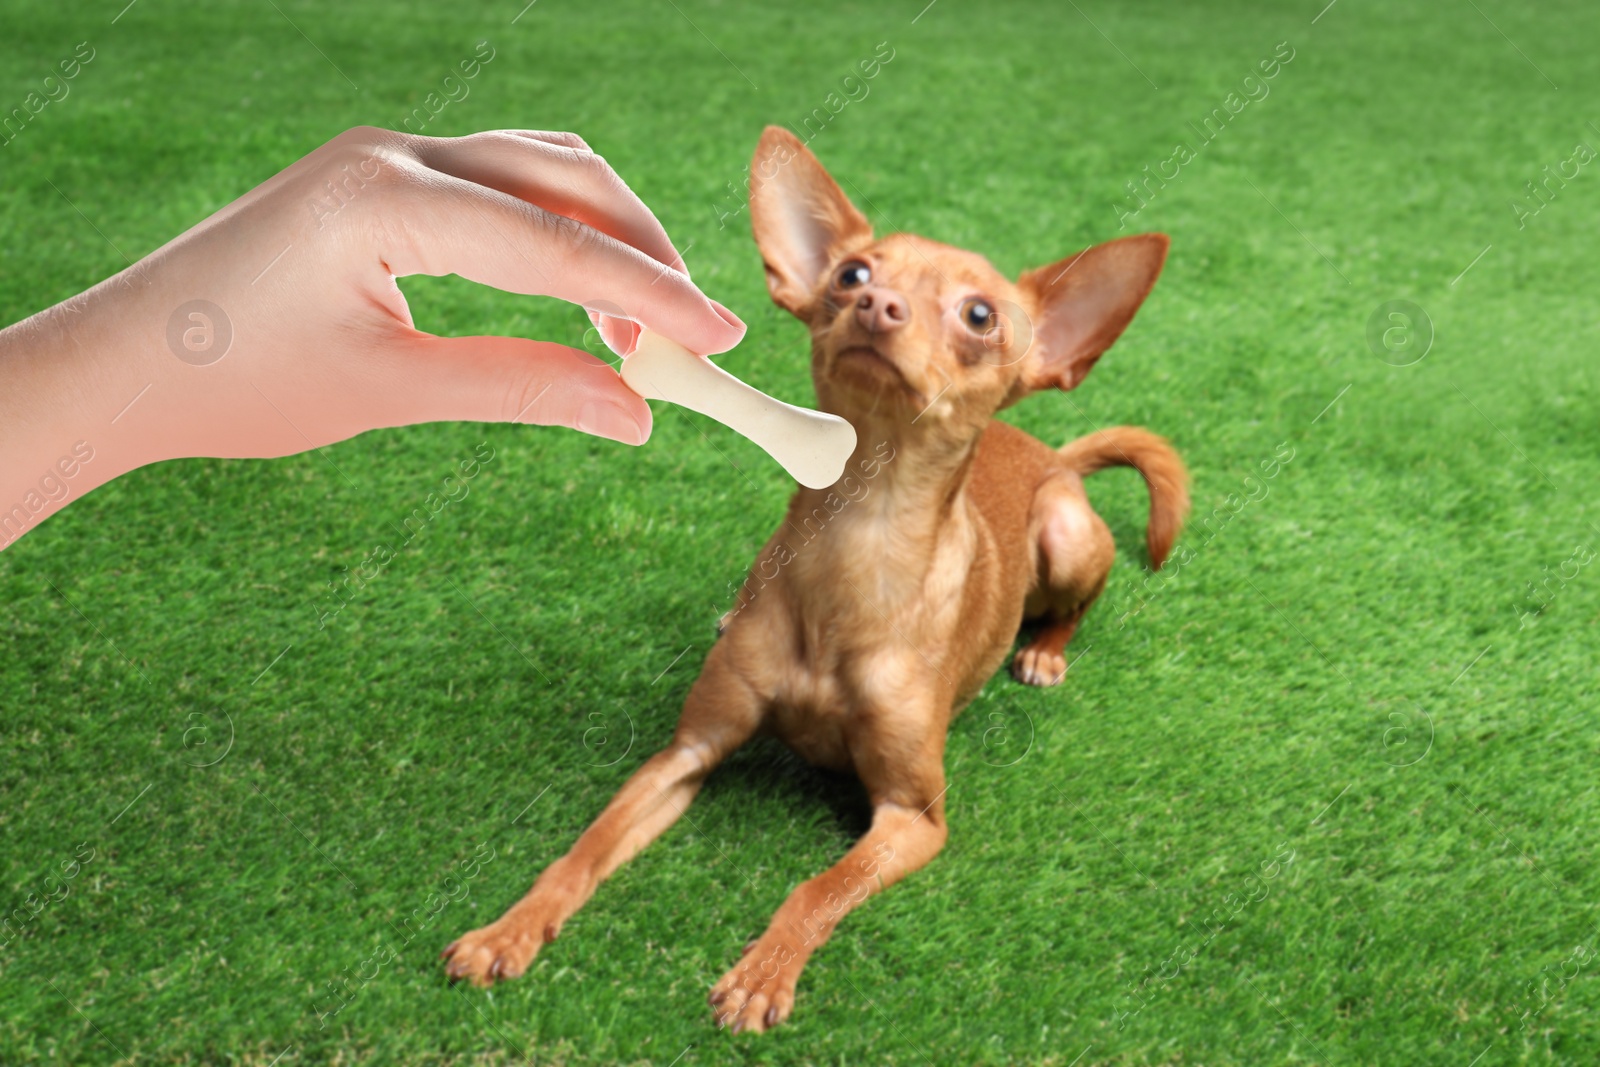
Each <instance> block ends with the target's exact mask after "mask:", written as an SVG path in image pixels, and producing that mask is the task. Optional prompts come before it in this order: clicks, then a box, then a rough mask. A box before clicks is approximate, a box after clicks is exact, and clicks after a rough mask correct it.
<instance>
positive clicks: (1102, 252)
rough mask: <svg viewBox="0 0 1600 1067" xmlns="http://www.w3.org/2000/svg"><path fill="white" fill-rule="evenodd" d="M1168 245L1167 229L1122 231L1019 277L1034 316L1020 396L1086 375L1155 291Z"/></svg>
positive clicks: (1072, 382) (1064, 386)
mask: <svg viewBox="0 0 1600 1067" xmlns="http://www.w3.org/2000/svg"><path fill="white" fill-rule="evenodd" d="M1167 244H1168V241H1167V235H1166V234H1164V233H1141V234H1137V235H1135V236H1132V237H1121V238H1118V239H1117V240H1115V241H1107V242H1106V243H1105V244H1103V245H1095V246H1094V247H1093V248H1086V249H1084V250H1083V251H1082V252H1079V253H1078V254H1077V255H1075V256H1068V257H1067V258H1066V259H1063V260H1061V261H1060V262H1059V263H1052V264H1050V265H1049V266H1046V267H1038V268H1035V269H1034V270H1030V271H1028V272H1026V273H1025V274H1023V275H1022V277H1021V278H1019V279H1017V288H1018V289H1020V290H1021V291H1022V294H1023V296H1024V298H1025V299H1026V300H1027V301H1028V302H1029V304H1030V305H1031V306H1030V308H1029V310H1028V313H1029V314H1030V315H1031V316H1032V317H1033V323H1032V327H1033V338H1032V344H1031V346H1030V348H1029V350H1028V354H1027V356H1026V362H1025V363H1024V366H1023V368H1022V377H1021V378H1020V379H1019V380H1018V382H1017V388H1016V392H1017V394H1018V395H1020V394H1021V393H1025V392H1033V391H1034V390H1036V389H1047V388H1057V389H1071V388H1074V387H1075V386H1076V385H1077V384H1078V383H1079V382H1081V381H1083V379H1084V378H1085V377H1086V376H1087V375H1088V373H1089V371H1090V369H1091V368H1093V367H1094V364H1095V360H1097V359H1099V358H1100V354H1101V353H1102V352H1104V351H1105V350H1106V349H1108V348H1110V347H1111V345H1112V342H1114V341H1115V340H1116V339H1117V338H1118V337H1120V336H1121V335H1122V331H1123V330H1125V329H1126V328H1127V326H1128V323H1129V322H1131V321H1132V320H1133V314H1134V312H1136V311H1138V310H1139V305H1140V304H1142V303H1144V298H1145V297H1146V296H1148V295H1149V294H1150V287H1151V286H1153V285H1155V283H1156V277H1157V276H1158V275H1159V274H1160V273H1161V265H1162V264H1163V263H1165V262H1166V259H1167Z"/></svg>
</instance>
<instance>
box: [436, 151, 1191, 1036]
mask: <svg viewBox="0 0 1600 1067" xmlns="http://www.w3.org/2000/svg"><path fill="white" fill-rule="evenodd" d="M750 174H751V184H750V216H751V223H752V226H753V228H754V230H755V238H756V244H757V245H758V246H759V247H760V250H761V256H762V259H763V260H764V262H765V264H766V275H767V287H768V289H769V290H770V291H771V294H772V299H773V300H774V301H775V302H776V303H777V304H778V305H779V306H780V307H782V308H784V309H785V310H787V311H789V312H791V313H792V314H793V315H794V316H795V317H796V318H798V319H800V320H801V321H802V322H804V323H805V324H806V325H807V327H808V328H809V329H810V331H811V368H812V377H813V379H814V380H815V383H816V390H817V400H818V404H819V406H820V407H821V409H822V410H824V411H830V412H833V413H835V414H837V415H840V416H843V417H844V418H846V419H848V420H850V422H851V423H852V424H854V426H855V429H856V434H857V438H858V445H857V450H856V454H855V456H854V457H852V460H851V463H850V465H849V466H848V467H847V468H846V470H847V471H848V472H849V473H847V474H846V475H845V476H844V477H842V478H841V479H840V480H839V482H838V483H837V484H836V485H835V486H834V487H832V488H831V489H826V490H813V489H805V488H802V489H800V490H799V491H798V492H796V493H795V495H794V497H793V499H792V500H791V502H790V504H789V511H788V515H787V517H786V518H785V520H784V522H783V524H782V525H781V526H780V527H779V528H778V531H777V533H776V534H774V535H773V538H772V540H771V541H770V542H769V543H768V545H767V547H766V549H765V550H764V551H763V552H762V554H761V556H760V557H759V558H758V560H757V563H756V565H755V566H754V567H753V568H752V570H751V572H750V576H749V578H748V579H747V580H746V582H745V585H744V588H743V590H742V591H741V593H740V595H739V599H738V603H737V604H736V606H735V608H734V609H733V610H732V611H730V612H729V613H728V615H726V616H724V619H723V621H724V627H723V632H722V634H721V636H720V637H719V638H718V640H717V643H716V644H715V645H713V646H712V648H711V651H710V653H709V654H708V655H707V657H706V662H705V667H704V669H703V670H702V672H701V674H700V677H699V678H698V679H697V680H696V681H695V683H694V685H693V687H692V688H691V689H690V691H689V696H688V699H687V700H686V702H685V704H684V709H683V715H682V717H681V719H680V720H679V722H678V726H677V730H676V732H675V733H674V735H673V738H672V743H671V744H670V745H668V746H667V748H666V749H665V750H663V751H662V752H659V753H657V754H656V755H655V756H653V757H651V758H650V759H649V760H648V761H647V762H646V763H645V764H644V766H643V767H642V768H641V769H640V770H639V771H638V772H637V773H635V774H634V775H633V777H632V778H630V779H629V780H628V782H627V784H626V785H624V786H623V787H622V790H621V792H619V793H618V794H617V796H616V798H615V799H613V800H612V801H611V803H610V804H609V805H608V806H607V807H606V809H605V810H604V811H603V812H602V813H601V814H600V817H599V818H598V819H597V820H596V821H595V823H594V825H592V826H591V827H590V828H589V829H588V830H587V831H586V832H585V833H584V834H583V835H582V836H581V837H580V838H579V839H578V842H577V844H576V845H574V846H573V848H572V850H571V851H570V852H568V853H567V854H566V855H565V856H563V857H562V858H560V859H558V860H556V861H555V862H554V863H553V864H551V865H550V867H549V868H548V869H546V870H545V871H544V873H543V874H542V875H540V877H539V878H538V880H537V881H536V882H535V883H534V885H533V888H532V889H530V890H529V891H528V893H527V895H526V896H524V897H523V898H522V900H521V901H519V902H518V903H517V904H515V905H514V906H513V907H512V908H511V909H510V910H509V911H507V912H506V913H505V915H504V916H502V917H501V918H500V919H498V920H497V921H495V922H494V923H491V924H490V925H488V926H485V927H483V928H481V929H478V930H475V931H473V932H471V933H469V934H467V935H465V936H464V937H462V938H460V939H459V940H457V941H456V942H455V943H453V944H452V945H450V946H449V947H448V948H446V949H445V951H444V953H443V955H444V956H445V957H446V958H447V959H448V960H449V961H450V962H449V964H448V968H447V969H448V973H449V975H450V976H451V977H452V978H469V979H471V980H472V981H474V982H475V983H478V984H480V985H488V984H491V983H493V982H494V981H495V980H497V979H503V978H514V977H516V976H517V975H520V974H521V973H522V972H523V971H524V970H525V969H526V968H527V966H528V963H529V961H530V960H532V959H533V957H534V956H535V955H536V954H537V953H538V951H539V949H540V947H541V946H543V945H544V944H546V943H548V942H550V941H553V940H554V939H555V937H556V934H557V933H558V932H559V931H560V930H561V926H562V924H563V923H565V922H566V921H567V919H569V918H570V917H571V916H572V915H573V913H574V912H576V911H577V910H578V908H580V907H581V906H582V905H583V904H584V902H585V901H586V900H588V899H589V897H590V895H592V894H593V893H594V891H595V888H596V887H597V886H598V885H599V884H600V882H601V881H602V880H604V879H605V878H606V876H607V875H609V874H611V872H612V871H615V870H616V869H617V868H618V866H620V865H621V864H622V863H624V862H625V861H627V860H628V859H630V858H631V857H632V856H633V855H634V854H635V853H637V852H638V851H639V850H640V849H642V848H644V847H645V845H647V844H649V843H650V842H651V841H652V840H654V839H655V838H656V837H657V836H659V835H660V834H661V833H662V832H663V831H664V830H666V829H667V828H668V827H669V826H671V825H672V824H673V823H674V822H675V821H676V820H677V819H678V817H679V816H680V815H682V814H683V812H684V809H685V808H686V807H688V805H689V803H690V801H691V800H693V799H694V796H695V794H696V793H697V792H698V791H699V789H700V786H701V783H702V782H704V781H705V779H706V776H707V775H708V774H710V773H711V770H712V768H714V767H716V766H717V764H718V763H720V762H721V761H722V760H723V759H725V758H726V757H727V756H728V755H729V753H731V752H733V751H734V750H735V749H737V748H738V747H739V746H741V745H743V744H744V743H745V742H746V741H748V740H749V739H750V738H752V737H753V736H755V735H757V734H767V735H773V736H776V737H777V738H779V739H781V740H782V741H783V742H785V743H786V744H788V745H789V746H790V747H791V748H792V749H794V751H795V752H797V753H798V754H799V755H800V756H801V757H803V758H804V759H806V760H809V761H810V762H812V763H814V764H818V765H821V766H823V767H827V768H833V769H841V770H842V769H849V770H853V771H854V772H855V773H856V774H857V775H858V776H859V777H860V779H861V781H862V783H863V785H864V786H865V787H866V791H867V794H868V797H869V798H870V801H871V804H872V822H871V827H870V829H869V830H868V831H867V833H866V835H865V836H863V837H862V838H861V839H860V840H859V841H858V842H857V843H856V845H855V846H854V847H853V848H851V849H850V850H849V852H848V853H847V854H846V855H845V857H844V858H843V859H842V860H840V861H839V863H837V864H836V865H834V866H833V867H831V868H829V869H828V870H826V871H824V872H823V873H821V874H819V875H817V876H816V877H814V878H812V879H810V880H808V881H806V882H803V883H802V884H801V885H800V886H798V887H797V888H796V889H795V890H794V891H793V892H792V893H791V894H790V895H789V897H788V899H787V900H785V901H784V903H783V905H782V907H780V908H779V909H778V912H777V914H776V915H775V916H774V918H773V919H772V922H771V924H770V925H769V926H768V927H767V929H766V932H765V933H763V934H761V935H760V936H759V937H758V938H756V939H755V940H754V941H752V942H751V943H750V944H749V945H748V946H746V949H745V953H744V957H743V959H742V960H741V961H740V962H739V963H738V964H737V965H736V966H735V967H734V968H733V969H732V970H730V971H729V972H728V973H727V974H726V975H724V976H723V978H722V979H721V980H720V981H718V982H717V983H716V985H715V986H714V987H713V988H712V991H711V996H710V1000H711V1005H712V1007H713V1009H714V1011H715V1014H716V1017H717V1020H718V1022H719V1023H721V1024H724V1025H727V1024H730V1023H731V1024H732V1026H733V1028H734V1029H735V1030H746V1029H747V1030H754V1031H762V1030H766V1029H768V1028H770V1027H772V1026H775V1025H776V1024H778V1023H779V1022H781V1021H783V1020H785V1019H787V1018H788V1017H789V1015H790V1012H791V1011H792V1010H793V1008H794V997H795V984H796V981H797V980H798V978H799V976H800V971H801V969H802V968H803V967H804V966H805V963H806V961H807V959H808V958H809V957H810V956H811V954H812V953H813V952H814V951H816V949H817V948H818V947H819V946H820V945H821V944H822V943H823V942H824V941H826V940H827V939H828V937H829V936H830V935H831V934H832V933H833V931H834V929H835V928H836V927H837V926H838V923H839V921H840V920H841V919H842V918H843V917H844V916H845V914H846V913H848V912H849V911H850V910H851V909H852V908H854V907H856V906H857V905H858V904H860V903H861V902H862V901H864V900H865V899H866V898H867V897H869V896H871V895H872V894H874V893H877V892H880V891H882V890H884V889H886V888H888V887H889V886H891V885H893V884H894V883H895V882H897V881H899V880H900V879H901V878H903V877H904V876H905V875H907V874H908V873H910V872H911V871H914V870H916V869H917V868H919V867H921V866H922V865H923V864H925V863H927V862H928V861H929V860H930V859H932V858H933V857H934V855H935V854H937V853H938V851H939V849H940V848H941V847H943V845H944V841H945V836H946V833H947V830H946V826H945V812H944V795H945V788H946V786H945V776H944V747H945V736H946V733H947V730H948V728H949V725H950V722H951V719H952V718H953V717H954V716H955V714H956V713H957V712H958V711H960V710H961V708H962V707H963V706H965V705H966V703H967V702H968V701H969V700H971V699H972V697H973V696H974V695H975V694H976V693H977V692H978V690H979V689H980V688H982V686H983V685H984V683H985V682H986V681H987V680H988V679H989V678H990V676H991V675H992V674H993V673H994V672H995V670H996V669H997V668H998V667H999V666H1000V665H1001V664H1002V663H1004V661H1005V658H1006V655H1007V653H1008V652H1009V651H1010V650H1011V648H1012V644H1013V641H1014V639H1015V638H1016V635H1017V633H1018V629H1019V627H1020V625H1021V624H1022V623H1023V621H1024V620H1025V619H1036V620H1038V621H1039V626H1038V628H1037V630H1036V631H1035V632H1034V633H1033V636H1032V637H1031V639H1030V640H1028V641H1027V642H1026V644H1024V645H1023V646H1022V648H1021V649H1020V651H1018V652H1017V653H1016V655H1015V657H1014V658H1013V659H1012V664H1011V669H1012V672H1013V674H1015V676H1016V677H1017V678H1018V679H1019V680H1020V681H1022V682H1024V683H1026V684H1029V685H1037V686H1049V685H1055V684H1056V683H1058V682H1060V681H1061V680H1062V677H1063V675H1064V674H1065V672H1066V666H1067V663H1066V658H1065V648H1066V644H1067V642H1068V640H1070V639H1071V637H1072V633H1073V631H1074V629H1075V628H1076V627H1077V625H1078V622H1079V620H1081V619H1082V618H1083V614H1084V612H1085V611H1086V610H1087V609H1088V608H1089V605H1090V604H1092V603H1093V602H1094V600H1095V598H1096V597H1097V596H1099V595H1100V591H1101V589H1102V588H1103V587H1104V586H1105V582H1106V575H1107V573H1108V572H1109V571H1110V569H1111V564H1112V559H1113V556H1114V553H1115V549H1114V546H1113V544H1112V540H1111V533H1110V531H1109V530H1108V529H1107V527H1106V525H1105V523H1104V522H1103V521H1102V520H1101V519H1100V517H1099V516H1098V515H1096V514H1095V512H1094V511H1093V510H1092V509H1091V508H1090V506H1089V500H1088V497H1087V496H1086V495H1085V494H1084V487H1083V478H1084V476H1085V475H1087V474H1091V473H1093V472H1094V471H1097V470H1101V469H1102V468H1105V467H1110V466H1130V467H1134V468H1136V469H1137V470H1138V471H1139V473H1140V474H1141V475H1143V477H1144V480H1145V483H1146V484H1147V486H1148V488H1149V492H1150V519H1149V524H1148V527H1147V530H1146V537H1147V542H1148V548H1149V553H1150V562H1151V564H1152V566H1154V567H1157V568H1159V567H1160V566H1161V563H1162V562H1163V560H1164V559H1165V558H1166V555H1167V552H1168V550H1169V549H1170V548H1171V546H1172V542H1173V539H1174V538H1175V537H1176V536H1177V533H1178V529H1179V526H1180V525H1181V523H1182V522H1183V518H1184V516H1185V514H1186V513H1187V511H1188V506H1189V497H1188V489H1187V473H1186V472H1185V470H1184V466H1183V463H1182V461H1181V460H1180V459H1179V458H1178V456H1177V454H1176V453H1175V452H1174V451H1173V450H1172V448H1171V447H1170V446H1168V444H1167V443H1166V442H1165V441H1164V440H1162V439H1161V438H1159V437H1157V436H1155V435H1154V434H1152V433H1149V432H1147V431H1145V430H1141V429H1137V428H1134V427H1114V428H1111V429H1106V430H1101V431H1099V432H1097V433H1092V434H1090V435H1088V436H1087V437H1082V438H1079V439H1078V440H1076V441H1073V442H1071V443H1070V444H1068V445H1066V446H1065V447H1063V448H1061V449H1060V450H1055V449H1051V448H1049V447H1048V446H1046V445H1044V444H1042V443H1041V442H1039V441H1038V440H1036V439H1035V438H1033V437H1030V436H1028V435H1027V434H1025V433H1023V432H1022V431H1021V430H1018V429H1015V428H1014V427H1012V426H1010V425H1007V424H1006V423H1003V422H998V421H996V420H995V419H994V418H993V416H994V413H995V412H996V411H998V410H999V409H1001V408H1003V407H1005V406H1007V405H1008V404H1011V403H1013V402H1015V401H1017V400H1019V399H1021V398H1022V397H1024V396H1027V395H1028V394H1029V393H1032V392H1035V391H1037V390H1040V389H1072V388H1073V387H1075V386H1077V385H1078V383H1080V382H1081V381H1083V379H1084V376H1085V375H1087V374H1088V373H1089V370H1090V368H1091V367H1093V366H1094V364H1095V361H1096V360H1097V359H1099V358H1100V356H1101V354H1102V353H1103V352H1105V350H1106V349H1107V348H1109V347H1110V346H1111V344H1112V342H1114V341H1115V340H1116V339H1117V337H1118V336H1119V335H1120V334H1121V333H1122V331H1123V329H1124V328H1125V327H1126V326H1127V325H1128V322H1129V321H1130V320H1131V319H1132V318H1133V315H1134V312H1135V311H1137V310H1138V308H1139V305H1140V304H1141V303H1142V302H1143V301H1144V298H1145V296H1146V295H1147V294H1148V293H1149V292H1150V288H1151V286H1152V285H1154V284H1155V280H1156V276H1157V275H1158V274H1159V273H1160V272H1161V267H1162V263H1163V262H1164V261H1165V259H1166V252H1167V238H1166V237H1165V236H1164V235H1161V234H1141V235H1138V236H1134V237H1125V238H1122V239H1120V240H1115V241H1111V242H1108V243H1106V244H1102V245H1097V246H1095V247H1093V248H1090V249H1087V250H1085V251H1083V252H1079V253H1078V254H1076V255H1073V256H1068V257H1067V258H1066V259H1063V260H1061V261H1059V262H1056V263H1052V264H1050V265H1048V266H1044V267H1040V268H1038V269H1036V270H1030V271H1028V272H1026V273H1024V274H1023V275H1022V276H1021V277H1020V278H1019V279H1018V280H1017V281H1016V282H1015V283H1013V282H1010V281H1008V280H1006V278H1004V277H1003V276H1002V275H1001V274H1000V273H999V272H998V271H996V270H995V269H994V267H992V266H990V265H989V262H988V261H987V260H985V259H984V258H983V257H982V256H979V255H975V254H974V253H972V252H965V251H962V250H960V249H957V248H951V247H949V246H947V245H942V244H938V243H936V242H933V241H929V240H926V239H924V238H922V237H917V236H913V235H910V234H899V233H896V234H891V235H889V236H886V237H883V238H874V236H873V233H872V227H871V226H870V225H869V224H868V222H867V219H866V217H865V216H863V215H862V214H861V212H859V211H858V210H857V209H856V208H855V207H854V206H853V205H852V204H851V203H850V201H849V200H848V199H847V198H846V197H845V195H844V193H843V192H841V190H840V189H839V186H838V185H837V184H835V182H834V180H833V179H832V178H831V177H830V176H829V175H828V172H827V171H826V170H824V169H823V167H822V164H821V163H819V162H818V161H817V159H816V157H815V156H813V155H812V154H811V152H810V151H809V150H808V149H807V148H806V147H805V146H804V145H803V144H802V143H801V142H800V141H799V139H797V138H796V137H795V136H794V135H793V134H791V133H789V132H788V131H786V130H782V129H778V128H776V127H769V128H768V129H767V130H766V132H765V133H764V134H763V136H762V138H761V142H760V144H759V146H758V147H757V148H756V154H755V159H754V163H753V165H752V166H751V169H750Z"/></svg>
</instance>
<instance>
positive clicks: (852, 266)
mask: <svg viewBox="0 0 1600 1067" xmlns="http://www.w3.org/2000/svg"><path fill="white" fill-rule="evenodd" d="M871 280H872V270H871V268H870V267H868V266H867V265H866V264H865V263H863V262H861V261H860V260H851V261H850V262H849V263H846V264H845V265H844V266H842V267H840V268H839V273H838V274H836V275H834V279H833V284H834V286H835V287H836V288H839V289H854V288H855V287H856V286H858V285H866V284H867V283H868V282H870V281H871Z"/></svg>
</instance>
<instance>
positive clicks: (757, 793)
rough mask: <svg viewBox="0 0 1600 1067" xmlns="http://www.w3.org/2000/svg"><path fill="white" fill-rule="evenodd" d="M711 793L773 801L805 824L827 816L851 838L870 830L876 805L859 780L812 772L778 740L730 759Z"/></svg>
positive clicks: (710, 785) (709, 785)
mask: <svg viewBox="0 0 1600 1067" xmlns="http://www.w3.org/2000/svg"><path fill="white" fill-rule="evenodd" d="M713 791H715V792H716V793H717V794H718V795H719V796H720V797H721V798H722V799H724V800H726V799H727V798H728V797H729V796H730V795H731V796H741V795H742V796H744V797H751V798H759V799H761V800H770V801H773V802H775V803H776V804H778V805H781V806H782V807H783V808H784V809H786V810H788V811H792V812H794V813H795V815H796V817H797V818H799V819H801V820H803V821H810V818H811V817H812V816H813V815H815V814H816V813H817V812H820V811H826V812H827V813H828V814H829V816H830V817H831V819H830V821H831V822H832V824H833V825H835V826H837V827H838V828H839V829H840V830H841V831H842V832H844V833H846V834H849V835H850V836H851V837H860V836H861V835H862V834H865V833H866V832H867V830H868V829H869V828H870V827H871V825H872V805H871V802H870V800H869V798H868V797H867V791H866V788H865V787H864V786H863V785H862V784H861V780H860V779H859V778H857V777H856V776H855V775H854V774H853V773H851V772H849V771H828V770H823V769H821V768H819V767H813V766H812V765H811V764H809V763H807V762H806V761H805V760H803V759H801V758H800V757H799V756H797V755H795V754H794V752H792V751H791V750H790V749H789V748H788V746H786V745H784V744H783V742H781V741H778V740H776V739H775V738H770V737H760V738H756V739H755V740H753V741H751V742H750V743H749V744H747V745H745V746H744V747H743V748H741V749H739V751H737V752H735V753H734V754H733V755H732V756H729V757H728V759H727V760H726V761H725V762H724V763H723V764H722V766H720V767H718V768H717V769H716V770H715V771H714V772H713V773H712V775H711V777H710V778H709V779H708V780H707V782H706V793H707V795H709V794H711V793H712V792H713Z"/></svg>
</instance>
